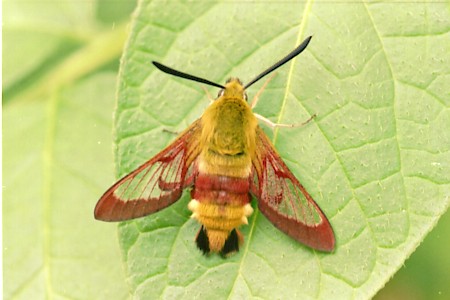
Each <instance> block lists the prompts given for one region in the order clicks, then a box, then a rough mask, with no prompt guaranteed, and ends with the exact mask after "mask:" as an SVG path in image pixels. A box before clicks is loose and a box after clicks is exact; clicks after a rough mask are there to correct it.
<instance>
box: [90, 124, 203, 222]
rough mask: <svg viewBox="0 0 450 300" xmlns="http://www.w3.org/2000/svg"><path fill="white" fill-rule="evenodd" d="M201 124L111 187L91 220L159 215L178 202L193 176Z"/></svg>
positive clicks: (185, 132) (186, 131)
mask: <svg viewBox="0 0 450 300" xmlns="http://www.w3.org/2000/svg"><path fill="white" fill-rule="evenodd" d="M200 134H201V121H200V119H199V120H197V121H195V122H194V123H193V124H192V125H191V126H190V127H188V128H187V129H186V130H185V131H184V132H183V133H182V134H180V136H179V137H178V138H177V139H176V140H175V141H174V142H173V143H172V144H170V145H169V146H167V147H166V148H165V149H164V150H162V151H161V152H160V153H158V154H157V155H156V156H155V157H153V158H152V159H150V160H149V161H147V162H146V163H144V164H143V165H141V166H140V167H138V168H137V169H136V170H134V171H132V172H131V173H129V174H128V175H126V176H124V177H123V178H122V179H120V180H119V181H117V182H116V183H115V184H114V185H113V186H112V187H110V188H109V189H108V190H107V191H106V192H105V193H104V194H103V196H102V197H101V198H100V200H99V201H98V203H97V205H96V207H95V210H94V216H95V218H96V219H98V220H102V221H124V220H130V219H134V218H139V217H143V216H146V215H149V214H151V213H154V212H156V211H159V210H161V209H163V208H165V207H167V206H169V205H170V204H172V203H174V202H175V201H177V200H178V199H179V198H180V197H181V194H182V192H183V189H184V187H186V186H187V185H189V184H190V182H189V180H190V178H191V177H192V173H193V172H194V170H193V168H194V164H193V162H194V161H195V159H196V157H197V156H198V154H199V151H200V149H199V147H198V146H199V144H198V143H199V135H200Z"/></svg>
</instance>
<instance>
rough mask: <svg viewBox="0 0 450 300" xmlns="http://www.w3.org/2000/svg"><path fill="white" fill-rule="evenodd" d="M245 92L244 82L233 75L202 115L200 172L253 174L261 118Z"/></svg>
mask: <svg viewBox="0 0 450 300" xmlns="http://www.w3.org/2000/svg"><path fill="white" fill-rule="evenodd" d="M244 93H245V92H244V88H243V86H242V84H241V83H240V82H239V81H238V80H237V79H232V80H231V81H230V82H229V83H227V84H226V85H225V90H224V91H223V95H222V96H220V97H219V98H217V99H216V100H215V101H214V102H213V103H212V104H211V105H210V106H209V107H208V108H207V109H206V110H205V113H204V114H203V116H202V118H201V122H202V134H201V138H200V145H201V149H202V152H201V153H200V156H199V159H198V166H199V171H200V172H202V173H206V174H219V175H224V176H231V177H242V178H245V177H247V176H248V175H249V174H250V171H251V164H252V157H254V153H255V148H256V143H255V140H256V127H257V125H258V121H257V120H256V117H255V115H254V114H253V112H252V110H251V108H250V106H249V105H248V103H247V102H246V101H245V99H244Z"/></svg>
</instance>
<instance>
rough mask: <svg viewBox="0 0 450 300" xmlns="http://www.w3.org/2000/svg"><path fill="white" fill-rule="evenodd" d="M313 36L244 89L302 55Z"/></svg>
mask: <svg viewBox="0 0 450 300" xmlns="http://www.w3.org/2000/svg"><path fill="white" fill-rule="evenodd" d="M311 38H312V36H309V37H307V38H306V39H305V40H304V41H303V43H301V44H300V46H298V47H297V48H295V49H294V50H293V51H292V52H291V53H289V54H288V55H286V57H285V58H283V59H282V60H280V61H279V62H277V63H276V64H274V65H273V66H271V67H270V68H268V69H267V70H265V71H264V72H262V73H261V74H259V75H258V76H256V78H255V79H253V80H252V81H250V82H249V83H247V84H246V85H245V87H244V89H247V88H249V87H250V86H251V85H252V84H254V83H255V82H257V81H258V80H260V79H261V78H263V77H264V76H266V75H267V74H269V73H270V72H272V71H273V70H275V69H277V68H279V67H281V66H282V65H284V64H285V63H287V62H288V61H290V60H291V59H293V58H294V57H296V56H297V55H299V54H300V53H302V51H303V50H305V48H306V46H308V44H309V41H310V40H311Z"/></svg>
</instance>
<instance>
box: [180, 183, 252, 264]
mask: <svg viewBox="0 0 450 300" xmlns="http://www.w3.org/2000/svg"><path fill="white" fill-rule="evenodd" d="M191 195H192V200H191V201H190V202H189V205H188V208H189V209H190V210H191V211H192V218H194V219H196V220H198V222H199V223H200V224H202V228H201V229H200V232H199V233H198V234H197V238H196V242H197V246H198V247H199V248H200V249H201V250H202V251H203V252H205V253H209V252H215V253H221V254H223V255H226V254H228V253H230V252H234V251H237V250H238V249H239V244H240V243H242V242H243V239H242V235H240V234H239V233H238V232H237V231H236V229H237V228H238V227H239V226H240V225H242V224H247V223H248V220H247V217H248V216H250V215H251V213H252V212H253V209H252V207H251V205H250V199H251V198H250V195H249V182H248V178H236V177H228V176H219V175H206V174H199V175H198V177H197V179H196V183H195V185H194V188H193V190H192V192H191ZM239 237H241V238H239ZM205 241H207V247H206V242H205Z"/></svg>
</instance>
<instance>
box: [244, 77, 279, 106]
mask: <svg viewBox="0 0 450 300" xmlns="http://www.w3.org/2000/svg"><path fill="white" fill-rule="evenodd" d="M275 75H277V73H273V74H272V75H271V76H270V77H269V78H267V80H266V82H264V84H263V85H262V87H261V88H260V89H259V91H258V92H257V93H256V95H255V97H253V100H252V102H251V103H250V107H251V108H252V109H253V108H254V107H255V106H256V104H257V103H258V101H259V96H260V95H261V93H262V92H263V91H264V89H265V88H266V86H267V85H268V84H269V82H270V81H271V80H272V79H273V78H274V77H275Z"/></svg>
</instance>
